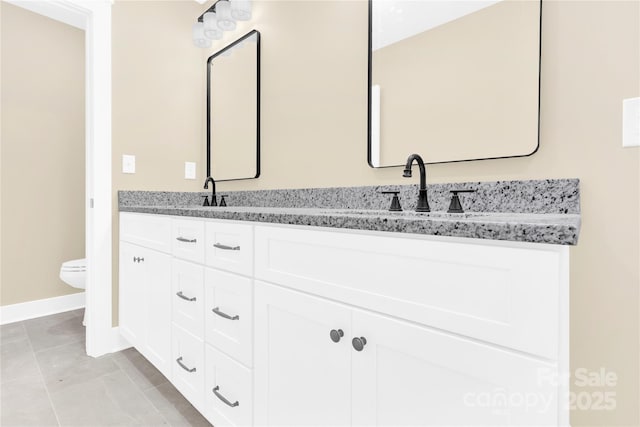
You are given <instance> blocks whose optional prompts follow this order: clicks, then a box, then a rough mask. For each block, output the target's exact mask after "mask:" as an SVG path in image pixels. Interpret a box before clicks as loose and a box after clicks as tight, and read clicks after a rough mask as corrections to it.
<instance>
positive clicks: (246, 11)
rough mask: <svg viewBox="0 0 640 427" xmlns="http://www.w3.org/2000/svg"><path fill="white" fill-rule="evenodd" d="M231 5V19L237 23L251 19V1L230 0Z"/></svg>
mask: <svg viewBox="0 0 640 427" xmlns="http://www.w3.org/2000/svg"><path fill="white" fill-rule="evenodd" d="M229 1H230V3H231V17H232V18H233V19H235V20H236V21H248V20H249V19H251V0H229Z"/></svg>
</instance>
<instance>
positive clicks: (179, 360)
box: [176, 356, 196, 374]
mask: <svg viewBox="0 0 640 427" xmlns="http://www.w3.org/2000/svg"><path fill="white" fill-rule="evenodd" d="M176 362H178V365H180V367H181V368H182V369H184V370H185V371H187V372H189V373H190V374H192V373H194V372H195V371H196V368H188V367H187V366H186V365H185V364H184V363H182V356H180V357H178V358H177V359H176Z"/></svg>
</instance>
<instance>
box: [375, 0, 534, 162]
mask: <svg viewBox="0 0 640 427" xmlns="http://www.w3.org/2000/svg"><path fill="white" fill-rule="evenodd" d="M540 11H541V1H531V0H499V1H495V0H494V1H489V0H487V1H485V0H370V1H369V44H370V50H369V141H368V142H369V146H368V161H369V164H370V165H371V166H372V167H387V166H400V165H402V164H403V163H404V161H405V160H406V158H407V156H408V155H409V154H411V153H420V154H421V155H423V157H424V160H425V162H427V163H439V162H452V161H462V160H476V159H487V158H501V157H514V156H526V155H530V154H532V153H534V152H535V151H536V150H537V148H538V118H539V108H538V105H539V75H540V73H539V70H540Z"/></svg>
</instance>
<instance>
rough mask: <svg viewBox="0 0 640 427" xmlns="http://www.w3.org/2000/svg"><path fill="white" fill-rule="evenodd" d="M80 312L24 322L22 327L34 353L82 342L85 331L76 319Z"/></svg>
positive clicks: (78, 318)
mask: <svg viewBox="0 0 640 427" xmlns="http://www.w3.org/2000/svg"><path fill="white" fill-rule="evenodd" d="M79 311H81V310H74V311H67V312H65V313H59V314H54V315H51V316H46V317H40V318H37V319H31V320H25V321H24V326H25V328H26V329H27V335H28V336H29V340H31V345H32V346H33V350H34V351H36V352H37V351H40V350H44V349H48V348H52V347H57V346H60V345H64V344H69V343H74V342H80V341H84V337H85V329H84V327H83V326H82V319H81V318H80V317H78V312H79Z"/></svg>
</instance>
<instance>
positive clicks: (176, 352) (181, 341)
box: [171, 324, 205, 408]
mask: <svg viewBox="0 0 640 427" xmlns="http://www.w3.org/2000/svg"><path fill="white" fill-rule="evenodd" d="M171 347H172V352H171V353H172V359H173V360H172V369H171V382H172V383H173V385H175V386H176V388H177V389H178V390H179V391H180V393H182V395H183V396H184V397H185V398H187V400H189V402H191V404H193V405H194V406H195V407H196V408H201V407H202V402H203V398H204V375H205V372H204V371H205V369H204V367H205V364H204V342H203V341H202V340H201V339H199V338H197V337H195V336H193V335H192V334H190V333H189V332H187V331H185V330H184V329H182V328H181V327H179V326H177V325H175V324H174V325H173V327H172V332H171Z"/></svg>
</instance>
